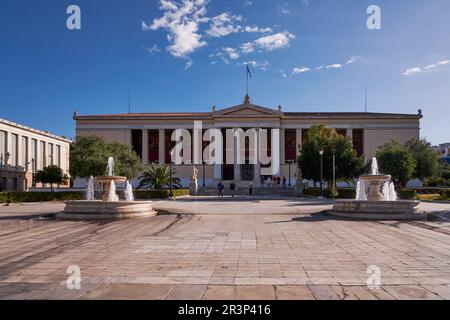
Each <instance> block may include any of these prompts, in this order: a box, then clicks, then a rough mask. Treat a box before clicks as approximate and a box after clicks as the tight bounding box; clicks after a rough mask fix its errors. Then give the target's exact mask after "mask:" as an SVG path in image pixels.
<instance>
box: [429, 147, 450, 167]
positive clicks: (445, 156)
mask: <svg viewBox="0 0 450 320" xmlns="http://www.w3.org/2000/svg"><path fill="white" fill-rule="evenodd" d="M433 149H434V150H436V152H437V153H439V157H440V158H441V160H442V161H445V162H447V163H450V143H442V144H440V145H438V146H435V147H433Z"/></svg>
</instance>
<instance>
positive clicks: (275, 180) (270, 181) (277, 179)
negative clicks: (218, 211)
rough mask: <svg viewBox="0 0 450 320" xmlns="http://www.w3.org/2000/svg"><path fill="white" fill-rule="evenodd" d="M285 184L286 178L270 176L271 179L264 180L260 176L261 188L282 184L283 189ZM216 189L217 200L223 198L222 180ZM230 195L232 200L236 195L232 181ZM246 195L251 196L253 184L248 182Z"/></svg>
mask: <svg viewBox="0 0 450 320" xmlns="http://www.w3.org/2000/svg"><path fill="white" fill-rule="evenodd" d="M286 182H287V179H286V177H284V176H283V178H281V177H280V176H272V177H270V176H269V177H267V178H265V177H264V176H261V187H265V186H266V185H267V186H268V187H271V186H272V187H275V186H278V187H280V186H281V183H283V188H286ZM217 189H218V191H219V198H223V192H224V190H225V185H224V184H223V182H222V180H221V181H220V182H219V184H218V185H217ZM230 193H231V197H232V198H234V195H235V193H236V183H235V182H234V181H232V182H231V183H230ZM248 194H249V195H250V196H251V195H252V194H253V182H250V185H249V187H248Z"/></svg>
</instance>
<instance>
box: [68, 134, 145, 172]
mask: <svg viewBox="0 0 450 320" xmlns="http://www.w3.org/2000/svg"><path fill="white" fill-rule="evenodd" d="M108 157H113V158H114V174H116V175H120V176H126V177H128V178H133V177H135V176H136V175H137V174H138V173H139V171H140V170H141V160H140V159H139V157H138V155H137V154H136V153H135V152H134V151H133V149H132V147H131V146H130V145H128V144H124V143H120V142H111V143H108V142H106V141H105V139H103V138H102V137H99V136H96V135H90V136H78V137H77V139H76V142H75V143H73V144H72V145H71V147H70V175H71V176H72V177H79V178H87V177H90V176H91V175H92V176H103V175H105V174H106V166H107V162H108Z"/></svg>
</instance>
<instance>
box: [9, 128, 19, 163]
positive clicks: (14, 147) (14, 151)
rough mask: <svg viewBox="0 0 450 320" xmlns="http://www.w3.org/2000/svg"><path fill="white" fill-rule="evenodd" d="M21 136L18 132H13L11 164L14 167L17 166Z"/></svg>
mask: <svg viewBox="0 0 450 320" xmlns="http://www.w3.org/2000/svg"><path fill="white" fill-rule="evenodd" d="M18 140H19V136H18V135H17V134H14V133H13V134H11V148H10V158H9V164H11V166H13V167H17V165H18V163H17V160H18V159H17V144H18Z"/></svg>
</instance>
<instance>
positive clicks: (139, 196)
mask: <svg viewBox="0 0 450 320" xmlns="http://www.w3.org/2000/svg"><path fill="white" fill-rule="evenodd" d="M169 193H170V191H169V190H166V189H164V190H135V191H134V197H135V199H136V200H146V199H166V198H168V197H169ZM172 193H173V196H174V197H182V196H187V195H189V189H173V190H172Z"/></svg>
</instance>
